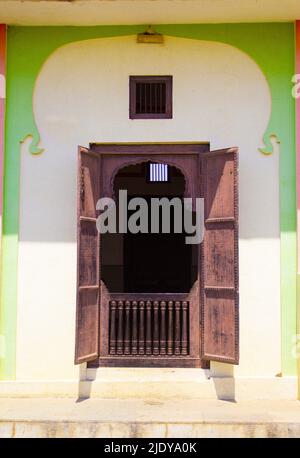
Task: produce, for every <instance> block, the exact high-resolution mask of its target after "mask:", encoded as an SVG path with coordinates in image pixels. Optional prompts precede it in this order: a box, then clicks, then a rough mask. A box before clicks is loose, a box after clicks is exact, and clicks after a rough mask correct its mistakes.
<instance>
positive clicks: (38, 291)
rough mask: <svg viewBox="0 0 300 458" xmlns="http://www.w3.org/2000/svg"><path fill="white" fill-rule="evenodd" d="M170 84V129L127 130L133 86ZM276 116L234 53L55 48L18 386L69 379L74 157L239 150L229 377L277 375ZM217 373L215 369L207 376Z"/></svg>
mask: <svg viewBox="0 0 300 458" xmlns="http://www.w3.org/2000/svg"><path fill="white" fill-rule="evenodd" d="M134 74H167V75H168V74H170V75H173V77H174V117H173V119H171V120H129V118H128V76H129V75H134ZM270 109H271V101H270V93H269V89H268V85H267V82H266V80H265V78H264V76H263V74H262V72H261V71H260V69H259V68H258V66H257V65H256V63H255V62H254V61H252V60H251V59H250V58H249V57H248V56H247V55H246V54H244V53H243V52H241V51H239V50H238V49H236V48H233V47H231V46H228V45H225V44H221V43H212V42H204V41H196V40H188V39H177V38H170V37H166V42H165V44H164V45H144V44H139V45H137V44H136V43H135V37H133V36H130V37H125V38H109V39H96V40H90V41H83V42H77V43H73V44H69V45H66V46H64V47H61V48H60V49H58V50H57V51H56V52H54V53H53V55H52V56H50V58H49V59H48V60H47V62H46V63H45V64H44V66H43V68H42V70H41V72H40V75H39V77H38V80H37V82H36V87H35V91H34V112H35V116H36V120H37V125H38V127H39V130H40V133H41V146H42V147H44V148H45V152H44V153H43V154H42V155H41V156H36V157H35V156H32V155H30V154H29V153H28V151H27V150H26V149H27V148H26V145H24V146H23V151H22V165H21V207H20V244H19V284H18V288H19V289H18V297H19V303H18V337H17V377H18V378H19V379H35V380H45V379H56V380H68V379H76V378H77V375H78V370H77V369H76V368H75V366H74V365H73V352H74V336H75V289H76V282H75V279H76V159H77V145H78V144H81V145H88V143H89V142H90V141H98V142H105V141H108V142H109V141H119V142H121V141H138V142H143V141H144V142H148V141H154V142H155V141H157V142H163V141H210V142H211V148H212V149H214V148H222V147H228V146H235V145H237V146H239V148H240V310H241V313H240V336H241V339H240V349H241V360H240V365H239V367H236V368H235V375H246V376H275V374H277V373H278V372H280V370H281V368H280V289H279V287H280V286H279V285H280V270H279V261H280V253H279V248H280V246H279V171H278V167H279V158H278V152H276V153H275V154H274V155H272V156H269V157H265V156H263V155H262V154H260V153H259V152H258V147H259V146H260V145H261V142H262V135H263V132H264V130H265V128H266V125H267V122H268V119H269V115H270ZM214 368H215V369H217V365H216V364H215V365H214Z"/></svg>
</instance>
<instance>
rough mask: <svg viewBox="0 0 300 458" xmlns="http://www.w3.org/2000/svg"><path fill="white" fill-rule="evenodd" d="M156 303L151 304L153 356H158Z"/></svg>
mask: <svg viewBox="0 0 300 458" xmlns="http://www.w3.org/2000/svg"><path fill="white" fill-rule="evenodd" d="M158 305H159V303H158V301H154V302H153V355H159V318H158Z"/></svg>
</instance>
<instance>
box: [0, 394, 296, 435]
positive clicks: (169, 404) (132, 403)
mask: <svg viewBox="0 0 300 458" xmlns="http://www.w3.org/2000/svg"><path fill="white" fill-rule="evenodd" d="M0 437H105V438H116V437H118V438H121V437H127V438H134V437H138V438H141V437H153V438H164V437H169V438H178V437H187V438H188V437H190V438H193V437H300V402H299V401H240V402H237V403H235V402H228V401H217V400H199V399H198V400H182V401H180V400H179V401H173V400H172V401H159V400H150V399H149V400H144V401H143V400H132V399H130V400H123V399H122V400H121V399H120V400H119V399H86V400H80V401H77V402H76V401H75V400H73V399H70V398H55V399H54V398H43V399H41V398H10V399H7V398H0Z"/></svg>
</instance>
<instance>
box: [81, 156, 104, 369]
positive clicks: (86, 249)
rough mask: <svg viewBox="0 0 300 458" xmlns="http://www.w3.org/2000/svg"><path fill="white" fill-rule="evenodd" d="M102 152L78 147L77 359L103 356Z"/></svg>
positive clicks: (82, 360)
mask: <svg viewBox="0 0 300 458" xmlns="http://www.w3.org/2000/svg"><path fill="white" fill-rule="evenodd" d="M100 160H101V158H100V156H99V155H97V154H95V153H93V152H91V151H89V150H87V149H85V148H79V151H78V182H77V196H78V199H77V212H78V218H77V310H76V348H75V363H77V364H78V363H82V362H84V361H90V360H93V359H95V358H97V357H98V356H99V305H100V262H99V254H100V253H99V248H100V247H99V234H98V231H97V228H96V218H97V212H96V202H97V200H98V199H99V197H100V181H99V176H100Z"/></svg>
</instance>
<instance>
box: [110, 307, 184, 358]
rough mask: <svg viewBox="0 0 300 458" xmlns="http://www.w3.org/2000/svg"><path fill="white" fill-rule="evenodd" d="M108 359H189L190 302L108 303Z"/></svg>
mask: <svg viewBox="0 0 300 458" xmlns="http://www.w3.org/2000/svg"><path fill="white" fill-rule="evenodd" d="M109 329H110V333H109V354H110V355H111V356H114V355H117V356H121V355H124V356H128V355H130V356H143V357H145V356H151V357H155V356H156V357H161V356H166V355H167V356H168V357H172V356H176V357H178V356H179V357H180V356H188V355H189V338H188V336H189V332H188V330H189V302H187V301H182V302H181V301H168V302H167V303H166V302H165V301H146V302H144V301H139V302H138V301H118V302H117V301H110V303H109Z"/></svg>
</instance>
